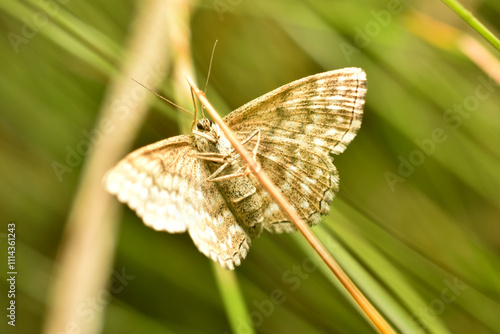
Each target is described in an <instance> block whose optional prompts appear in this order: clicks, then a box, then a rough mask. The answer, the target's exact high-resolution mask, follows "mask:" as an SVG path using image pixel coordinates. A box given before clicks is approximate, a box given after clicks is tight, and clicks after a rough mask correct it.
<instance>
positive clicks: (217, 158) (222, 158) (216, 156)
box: [190, 153, 230, 164]
mask: <svg viewBox="0 0 500 334" xmlns="http://www.w3.org/2000/svg"><path fill="white" fill-rule="evenodd" d="M190 156H191V157H194V158H196V159H200V160H206V161H211V162H216V163H219V164H226V163H229V162H230V161H229V160H230V159H229V155H225V154H220V153H196V154H191V155H190Z"/></svg>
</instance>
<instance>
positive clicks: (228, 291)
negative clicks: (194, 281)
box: [210, 261, 255, 334]
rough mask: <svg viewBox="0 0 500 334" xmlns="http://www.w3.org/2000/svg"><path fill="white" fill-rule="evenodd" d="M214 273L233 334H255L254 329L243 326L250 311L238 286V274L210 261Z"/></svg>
mask: <svg viewBox="0 0 500 334" xmlns="http://www.w3.org/2000/svg"><path fill="white" fill-rule="evenodd" d="M210 263H211V267H212V271H213V273H214V276H215V278H216V280H217V286H218V288H219V291H220V294H221V296H222V301H223V302H224V307H225V308H226V313H227V316H228V320H229V323H230V325H231V329H232V332H233V333H237V334H240V333H241V334H243V333H245V334H253V333H255V331H254V329H253V328H252V327H250V326H241V324H242V323H246V322H242V320H243V319H248V310H247V307H246V305H245V301H244V297H243V294H242V293H241V290H240V287H239V285H238V279H237V277H236V273H235V272H234V271H231V270H225V269H223V268H222V267H221V266H220V265H219V264H218V263H215V262H214V261H210Z"/></svg>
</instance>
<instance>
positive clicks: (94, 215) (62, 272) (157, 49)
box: [44, 0, 175, 333]
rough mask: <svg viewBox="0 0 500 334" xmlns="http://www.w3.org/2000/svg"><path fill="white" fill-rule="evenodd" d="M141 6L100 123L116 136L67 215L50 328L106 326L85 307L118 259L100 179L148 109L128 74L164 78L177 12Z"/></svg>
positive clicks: (94, 161) (91, 164) (93, 161)
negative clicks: (168, 15) (171, 16)
mask: <svg viewBox="0 0 500 334" xmlns="http://www.w3.org/2000/svg"><path fill="white" fill-rule="evenodd" d="M141 9H142V10H141V11H139V19H138V21H137V23H136V27H135V28H136V30H135V31H134V34H133V35H132V38H131V41H130V43H129V50H128V53H127V60H126V61H125V63H124V64H123V67H122V68H123V72H124V73H123V74H121V75H119V76H116V77H114V78H113V80H112V82H111V84H110V89H109V91H108V93H107V96H106V98H105V100H104V102H103V104H102V107H101V108H102V109H101V112H100V117H99V119H98V121H97V122H96V124H98V125H100V124H101V123H102V122H107V124H110V125H112V130H110V128H109V127H108V131H107V132H112V135H111V134H109V133H108V134H107V135H105V136H103V137H102V139H101V140H100V141H98V142H96V143H95V147H93V150H92V153H91V154H90V155H89V157H88V159H87V160H86V161H85V165H84V168H83V171H82V176H81V179H80V184H79V187H78V189H77V192H76V196H75V199H74V201H73V203H72V208H71V211H70V214H69V217H68V219H67V224H66V230H65V242H64V243H63V244H62V245H61V247H60V248H59V252H58V257H59V262H60V264H61V266H60V267H59V270H57V271H56V272H55V274H54V280H53V283H52V289H51V291H50V295H51V301H50V304H49V305H48V312H47V313H48V314H47V318H46V322H45V326H44V332H45V333H56V332H57V333H59V332H65V331H67V330H68V328H77V329H78V330H79V331H80V332H81V333H96V332H98V331H99V328H101V327H102V320H103V316H104V312H99V313H98V314H96V316H95V317H94V318H93V319H90V320H89V319H88V318H86V317H84V316H82V312H81V308H82V306H85V302H86V301H87V300H89V299H90V298H95V297H96V296H98V295H99V294H100V293H101V292H102V291H108V290H106V283H107V281H108V278H109V277H108V276H109V271H110V267H111V265H112V260H113V258H114V244H115V237H116V233H117V231H116V230H117V223H118V219H117V218H118V217H117V203H116V202H115V201H114V200H113V199H112V197H111V196H109V195H108V194H106V193H105V192H104V189H103V187H102V184H101V180H102V177H103V176H104V174H105V173H106V171H107V170H108V169H109V168H110V167H111V166H112V165H113V164H114V163H115V162H116V161H117V160H118V159H119V158H120V157H121V156H122V154H123V153H124V151H125V150H126V148H127V147H128V146H129V145H130V143H131V141H132V139H133V138H134V137H135V136H134V133H136V132H137V130H138V129H139V126H140V124H141V120H142V119H143V117H144V116H145V114H146V110H147V106H148V99H146V98H135V99H133V98H130V97H131V96H134V90H135V89H136V86H135V84H134V82H132V81H131V80H130V79H129V77H130V76H135V77H137V78H139V79H141V80H145V79H146V78H150V77H152V76H154V77H155V78H154V79H155V80H154V82H159V81H160V80H159V79H160V78H161V75H162V74H164V72H165V71H164V69H165V68H166V65H167V62H168V60H169V58H168V57H166V55H165V47H164V46H162V45H161V43H158V41H159V40H160V41H161V40H166V39H168V35H169V34H170V29H169V28H170V24H171V22H166V21H165V20H164V17H163V15H162V13H165V12H167V11H170V12H172V11H174V9H173V6H171V5H169V4H166V3H164V2H163V1H156V0H152V1H148V2H144V3H143V6H141ZM174 12H175V11H174ZM144 64H149V65H151V66H154V68H155V70H156V71H157V72H156V73H148V71H147V67H144ZM159 77H160V78H159ZM151 81H153V80H151ZM122 99H125V100H126V101H128V105H127V106H126V107H127V110H126V112H125V113H124V112H123V108H122V105H121V104H117V103H116V101H119V100H122ZM96 131H100V129H99V128H97V129H96Z"/></svg>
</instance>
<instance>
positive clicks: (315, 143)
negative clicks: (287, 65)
mask: <svg viewBox="0 0 500 334" xmlns="http://www.w3.org/2000/svg"><path fill="white" fill-rule="evenodd" d="M365 94H366V74H365V72H364V71H363V70H362V69H360V68H345V69H340V70H335V71H330V72H325V73H320V74H316V75H313V76H309V77H306V78H303V79H300V80H297V81H294V82H292V83H289V84H287V85H284V86H282V87H280V88H278V89H276V90H273V91H272V92H270V93H267V94H265V95H263V96H261V97H259V98H257V99H255V100H253V101H251V102H249V103H247V104H245V105H244V106H242V107H240V108H238V109H237V110H235V111H233V112H232V113H230V114H229V115H227V116H226V117H225V118H224V121H225V122H226V123H227V124H228V125H229V126H230V127H231V129H232V130H233V131H234V132H235V133H236V134H237V135H238V137H239V139H240V140H243V139H245V138H247V137H248V136H249V135H250V134H251V133H252V132H253V131H255V130H257V129H259V130H260V131H261V143H260V146H259V149H258V155H257V159H258V161H259V162H260V164H261V165H262V168H263V169H264V170H265V171H266V172H267V173H268V174H269V176H270V177H271V179H272V180H273V181H274V183H275V184H276V185H277V186H278V188H280V189H281V191H282V192H283V194H284V195H285V196H286V197H287V198H288V200H289V201H290V202H291V204H292V205H293V206H294V207H295V209H296V210H297V211H298V213H299V214H300V216H301V217H302V218H303V219H304V220H305V221H307V222H308V223H309V224H310V225H314V224H316V223H318V222H319V220H320V215H324V214H327V213H328V212H329V210H330V203H331V201H332V199H333V197H334V194H335V192H336V191H337V190H338V184H339V178H338V174H337V171H336V169H335V166H334V165H333V158H332V157H331V155H330V154H340V153H342V152H343V151H344V150H345V148H346V146H347V145H348V144H349V143H350V142H351V141H352V139H353V138H354V137H355V136H356V133H357V132H358V130H359V128H360V126H361V119H362V115H363V105H364V101H365ZM255 143H256V138H254V139H253V140H251V141H250V142H249V143H248V146H247V147H249V149H252V148H253V147H254V145H255ZM253 179H254V181H255V186H256V187H257V188H258V190H259V192H260V195H261V198H262V204H263V212H264V216H265V218H264V227H265V228H266V229H267V230H269V231H270V232H275V233H281V232H287V231H292V230H294V227H293V225H292V224H291V223H290V222H289V221H288V218H287V217H286V216H285V215H284V213H282V212H281V210H280V209H279V207H278V205H277V204H276V203H275V202H274V201H273V200H272V199H271V197H270V196H269V195H268V194H267V192H266V191H265V190H264V189H263V188H262V186H260V184H258V182H257V180H255V178H253Z"/></svg>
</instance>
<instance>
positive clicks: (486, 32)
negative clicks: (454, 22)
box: [441, 0, 500, 51]
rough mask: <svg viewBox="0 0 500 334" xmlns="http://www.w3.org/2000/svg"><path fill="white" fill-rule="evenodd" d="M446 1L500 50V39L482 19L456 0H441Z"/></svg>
mask: <svg viewBox="0 0 500 334" xmlns="http://www.w3.org/2000/svg"><path fill="white" fill-rule="evenodd" d="M441 1H442V2H444V3H445V4H446V5H447V6H448V7H450V9H451V10H453V11H454V12H455V13H456V14H457V15H458V16H460V17H461V18H462V19H463V20H464V21H465V22H466V23H467V24H468V25H469V26H470V27H471V28H472V29H474V30H475V31H476V32H477V33H478V34H479V35H481V36H483V38H484V39H485V40H487V41H488V43H490V44H491V45H492V46H493V47H494V48H495V49H497V50H498V51H500V40H498V38H497V37H496V36H495V35H493V33H492V32H491V31H490V30H489V29H488V28H486V27H485V26H484V25H483V24H482V23H481V21H479V20H478V19H477V18H476V17H475V16H474V15H473V14H472V13H471V12H470V11H468V10H467V9H466V8H465V7H464V6H462V5H461V4H460V3H459V2H458V1H456V0H441Z"/></svg>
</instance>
